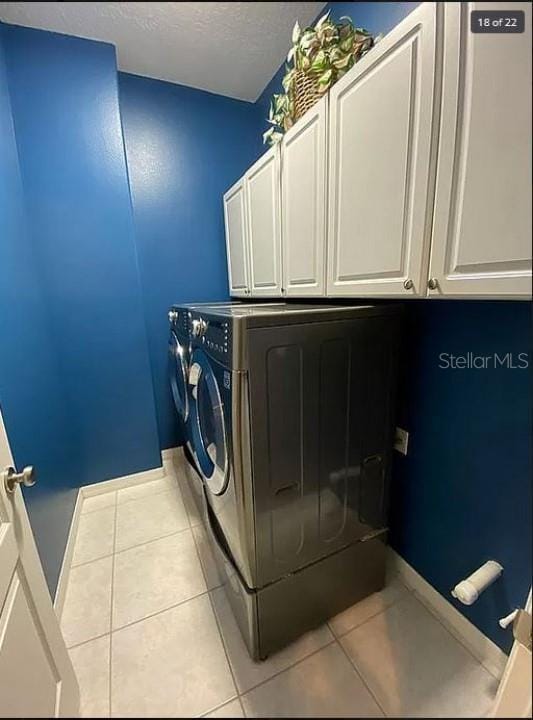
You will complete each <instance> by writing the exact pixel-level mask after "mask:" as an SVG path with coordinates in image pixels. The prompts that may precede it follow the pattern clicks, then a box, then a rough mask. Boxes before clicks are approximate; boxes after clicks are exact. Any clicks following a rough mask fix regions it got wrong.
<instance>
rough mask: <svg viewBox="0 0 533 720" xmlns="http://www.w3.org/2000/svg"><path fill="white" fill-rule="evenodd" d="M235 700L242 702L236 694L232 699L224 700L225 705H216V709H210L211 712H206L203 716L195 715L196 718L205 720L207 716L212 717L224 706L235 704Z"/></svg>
mask: <svg viewBox="0 0 533 720" xmlns="http://www.w3.org/2000/svg"><path fill="white" fill-rule="evenodd" d="M235 700H240V698H239V696H238V695H237V694H235V695H234V696H233V697H232V698H230V699H229V700H224V702H223V703H220V704H219V705H215V707H212V708H209V710H206V711H205V712H203V713H202V714H201V715H195V716H194V717H196V718H200V719H201V718H205V717H206V716H207V715H210V714H211V713H213V712H216V711H217V710H220V708H223V707H224V705H227V704H228V703H231V702H234V701H235Z"/></svg>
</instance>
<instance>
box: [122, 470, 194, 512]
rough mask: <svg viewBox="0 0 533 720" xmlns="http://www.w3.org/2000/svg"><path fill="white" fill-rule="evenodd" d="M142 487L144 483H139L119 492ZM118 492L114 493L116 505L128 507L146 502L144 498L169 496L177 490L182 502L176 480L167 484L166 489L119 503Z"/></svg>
mask: <svg viewBox="0 0 533 720" xmlns="http://www.w3.org/2000/svg"><path fill="white" fill-rule="evenodd" d="M167 477H168V476H167ZM163 479H165V478H156V479H155V480H148V481H147V482H157V481H158V480H163ZM143 485H144V483H141V484H140V485H130V486H129V487H125V488H121V489H120V490H130V489H131V488H134V487H142V486H143ZM120 490H115V492H116V493H117V505H128V504H129V503H132V502H139V500H146V498H152V497H156V496H157V495H166V494H170V493H172V492H175V491H176V490H179V493H180V500H181V501H182V502H183V497H182V496H181V488H180V486H179V482H178V480H177V479H176V482H175V483H174V484H173V483H168V487H166V488H162V489H161V490H155V491H154V492H151V493H146V495H140V496H139V497H133V498H130V499H129V500H122V501H121V502H120V501H119V499H118V493H119V492H120Z"/></svg>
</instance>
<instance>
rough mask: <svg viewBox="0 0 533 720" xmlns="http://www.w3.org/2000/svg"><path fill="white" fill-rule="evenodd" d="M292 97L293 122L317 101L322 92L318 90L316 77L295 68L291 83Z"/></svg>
mask: <svg viewBox="0 0 533 720" xmlns="http://www.w3.org/2000/svg"><path fill="white" fill-rule="evenodd" d="M293 93H294V95H293V97H294V114H293V117H292V120H293V122H296V120H298V119H299V118H301V117H302V115H305V113H306V112H307V111H308V110H309V108H312V107H313V105H315V103H317V102H318V101H319V100H320V98H321V97H323V93H321V92H319V90H318V83H317V81H316V78H314V77H313V76H312V75H306V73H305V72H304V71H303V70H297V71H296V75H295V78H294V85H293Z"/></svg>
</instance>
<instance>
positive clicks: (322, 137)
mask: <svg viewBox="0 0 533 720" xmlns="http://www.w3.org/2000/svg"><path fill="white" fill-rule="evenodd" d="M326 126H327V97H324V98H323V99H322V100H320V101H319V102H318V103H317V104H316V105H315V106H314V107H313V108H312V109H311V110H309V111H308V112H307V113H306V114H305V115H304V117H303V118H301V120H299V122H297V123H296V125H295V126H294V127H293V128H291V129H290V130H289V131H288V132H287V134H286V135H285V137H284V138H283V143H282V148H281V199H282V214H281V222H282V233H281V237H282V246H283V287H284V291H285V294H286V295H289V296H290V295H293V296H304V295H315V296H316V295H324V294H325V252H326Z"/></svg>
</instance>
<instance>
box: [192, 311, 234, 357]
mask: <svg viewBox="0 0 533 720" xmlns="http://www.w3.org/2000/svg"><path fill="white" fill-rule="evenodd" d="M189 322H190V328H191V335H192V340H193V343H194V345H195V346H196V347H202V348H203V349H204V350H205V351H206V352H207V353H208V354H209V355H212V356H213V357H214V358H216V359H217V360H219V361H220V362H221V363H223V364H227V363H228V360H229V356H230V353H231V338H230V335H231V331H230V324H229V323H228V322H227V321H226V320H223V319H218V318H212V317H211V318H209V319H208V318H206V317H203V316H202V315H201V314H198V315H196V313H193V314H192V315H191V317H190V318H189Z"/></svg>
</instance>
